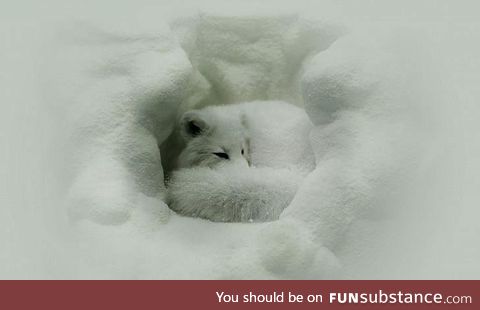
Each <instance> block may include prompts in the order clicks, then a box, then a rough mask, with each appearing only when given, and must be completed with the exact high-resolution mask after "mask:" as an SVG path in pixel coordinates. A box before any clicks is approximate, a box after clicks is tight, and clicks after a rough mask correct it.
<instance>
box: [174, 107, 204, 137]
mask: <svg viewBox="0 0 480 310" xmlns="http://www.w3.org/2000/svg"><path fill="white" fill-rule="evenodd" d="M180 126H181V127H180V128H181V131H182V135H183V137H184V138H185V139H187V140H188V139H191V138H194V137H196V136H200V135H203V134H205V133H206V132H207V130H208V129H209V127H208V124H207V122H206V121H205V119H204V118H203V117H202V115H201V113H200V112H198V111H188V112H185V113H184V114H183V116H182V119H181V121H180Z"/></svg>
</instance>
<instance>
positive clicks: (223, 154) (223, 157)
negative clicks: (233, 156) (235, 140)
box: [213, 152, 229, 159]
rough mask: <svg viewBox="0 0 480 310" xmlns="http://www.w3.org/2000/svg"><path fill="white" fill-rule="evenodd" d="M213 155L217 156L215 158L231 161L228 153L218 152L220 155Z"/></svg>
mask: <svg viewBox="0 0 480 310" xmlns="http://www.w3.org/2000/svg"><path fill="white" fill-rule="evenodd" d="M213 155H215V156H217V157H220V158H222V159H229V157H228V154H227V153H222V152H218V153H213Z"/></svg>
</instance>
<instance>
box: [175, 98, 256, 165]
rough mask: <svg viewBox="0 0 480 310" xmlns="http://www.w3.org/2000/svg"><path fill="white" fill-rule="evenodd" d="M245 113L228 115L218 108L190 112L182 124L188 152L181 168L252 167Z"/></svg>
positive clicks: (182, 159) (180, 157)
mask: <svg viewBox="0 0 480 310" xmlns="http://www.w3.org/2000/svg"><path fill="white" fill-rule="evenodd" d="M246 126H247V124H246V118H245V114H243V113H231V114H227V113H224V111H223V109H219V108H218V107H208V108H205V109H203V110H196V111H195V110H194V111H189V112H186V113H185V114H183V116H182V118H181V120H180V132H181V135H182V137H183V139H184V140H185V144H186V146H185V148H184V149H183V151H182V152H181V153H180V155H179V158H178V162H177V167H178V168H188V167H210V168H213V167H215V166H217V165H221V164H225V163H228V164H239V165H243V166H245V167H246V166H249V146H248V144H249V143H248V142H249V141H248V132H247V128H246Z"/></svg>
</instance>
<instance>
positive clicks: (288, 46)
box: [0, 1, 480, 279]
mask: <svg viewBox="0 0 480 310" xmlns="http://www.w3.org/2000/svg"><path fill="white" fill-rule="evenodd" d="M300 2H301V1H299V2H298V3H297V2H295V5H294V4H291V3H290V4H287V3H285V4H282V5H278V4H277V2H275V6H272V5H273V3H272V2H269V1H262V2H257V1H246V2H242V4H240V2H239V3H230V4H228V5H226V4H225V3H224V2H218V1H206V2H202V1H198V2H197V1H196V2H195V6H193V4H191V5H185V4H177V5H172V4H166V3H157V4H152V3H150V2H149V1H141V2H135V3H134V2H131V3H127V2H124V3H118V4H112V3H106V2H105V3H101V4H98V3H97V4H96V5H95V6H92V4H89V3H88V2H85V3H83V4H67V2H63V1H62V2H59V1H52V2H51V3H50V4H48V5H47V4H44V5H42V6H39V4H34V5H31V6H28V8H25V7H22V5H21V4H18V3H16V4H13V2H12V3H11V4H2V6H5V8H3V9H1V10H0V12H2V13H0V14H1V15H8V17H7V18H3V17H4V16H2V19H1V20H2V22H1V25H2V27H1V28H0V29H1V30H0V37H1V41H0V42H1V44H2V48H1V49H0V64H1V66H2V68H4V69H2V73H0V85H2V86H1V92H0V96H1V98H0V99H1V104H0V109H1V111H0V112H1V113H0V115H1V116H0V117H1V121H0V124H1V125H0V126H1V130H0V132H1V134H0V138H1V145H2V148H3V149H2V150H1V151H0V162H1V164H0V175H2V176H3V177H2V179H1V182H2V183H1V187H0V188H1V189H0V199H1V200H0V227H1V228H0V244H2V250H1V252H0V277H1V278H108V279H110V278H113V279H140V278H148V279H153V278H160V279H172V278H174V279H177V278H178V279H196V278H202V279H230V278H241V279H245V278H255V279H259V278H260V279H285V278H294V279H304V278H308V279H317V278H452V279H462V278H478V277H479V276H480V268H479V267H478V261H479V259H480V248H479V247H478V243H479V241H480V240H479V239H480V229H479V227H480V226H479V225H478V222H477V218H478V215H479V211H478V205H479V202H480V201H479V198H480V197H479V195H478V188H479V187H480V174H479V171H480V162H479V158H480V139H478V138H477V132H478V130H479V129H480V128H479V125H478V116H480V113H479V112H480V111H479V107H478V104H477V102H478V99H480V98H479V97H480V92H479V91H478V87H477V84H478V81H479V79H480V63H479V61H478V57H476V55H478V53H479V52H480V45H479V44H478V43H477V42H480V40H479V39H480V38H479V36H480V25H479V24H478V22H477V20H478V16H476V14H478V13H475V12H478V7H477V8H475V6H478V5H477V4H476V3H475V2H465V3H461V4H456V5H455V6H453V5H454V4H452V3H450V2H446V1H445V2H439V3H437V2H435V5H431V4H432V3H431V2H430V3H429V2H428V1H425V2H412V3H409V2H405V3H402V5H399V4H398V3H397V4H395V3H391V2H381V4H380V3H373V2H372V3H368V4H367V3H365V2H364V3H362V4H360V3H358V2H353V1H352V2H340V3H335V4H334V3H331V2H328V1H325V2H310V1H305V2H302V3H301V4H302V5H300ZM386 3H389V4H386ZM112 5H115V6H116V7H115V9H112ZM53 8H55V9H53ZM272 8H274V9H272ZM252 100H260V101H263V100H279V101H286V102H290V103H292V104H294V105H296V106H298V107H300V108H304V109H305V111H306V113H307V115H308V118H309V122H310V121H311V123H313V126H314V127H313V128H312V127H311V126H312V125H311V124H309V126H308V128H306V127H303V126H300V125H299V124H301V123H303V122H302V121H299V119H296V118H288V116H289V115H291V114H290V113H288V112H287V108H285V110H283V109H282V110H277V111H274V112H272V113H271V115H270V114H269V115H268V117H270V120H269V121H266V122H265V124H266V125H265V128H275V131H270V132H265V133H264V136H263V137H264V139H266V140H268V141H270V139H272V141H273V140H275V141H278V143H276V142H275V143H273V142H271V143H270V145H269V144H268V143H265V144H263V143H262V145H263V147H264V148H263V149H261V148H260V151H259V153H258V154H256V156H258V157H257V160H258V161H259V162H262V163H263V164H265V166H267V165H268V164H270V165H271V166H269V167H268V168H265V169H275V168H279V167H280V166H283V165H286V164H287V163H292V162H294V163H297V164H298V165H300V166H304V169H303V171H307V172H308V173H307V175H306V176H305V179H304V180H303V182H298V184H300V185H299V188H298V192H297V193H296V195H295V197H294V198H293V201H292V202H291V203H290V205H289V206H288V207H287V208H286V210H285V211H284V212H283V213H282V214H281V215H280V219H279V220H278V221H273V222H268V223H213V222H210V221H207V220H202V219H199V218H189V217H182V216H179V215H176V214H174V213H173V212H172V211H170V210H169V209H168V207H167V205H166V204H165V202H164V201H165V196H166V190H165V187H164V185H163V178H164V171H163V169H162V164H161V158H160V152H159V149H158V145H160V146H161V147H162V145H163V144H162V142H164V141H165V140H166V139H167V137H168V136H169V135H170V133H171V132H172V130H173V125H174V122H175V119H176V118H177V117H179V116H180V115H181V114H182V112H184V111H186V110H188V109H190V108H194V107H203V106H208V105H212V104H219V103H222V104H231V103H236V102H244V101H252ZM260 104H261V103H260ZM264 104H265V107H264V108H263V109H264V110H265V111H262V112H261V113H258V115H257V116H258V120H256V124H258V123H259V122H260V121H261V120H262V119H264V118H265V113H268V107H267V106H268V104H267V103H264ZM272 117H275V118H282V120H283V121H282V122H281V124H282V125H281V126H280V127H275V124H276V123H275V122H273V121H271V120H272ZM300 119H301V118H300ZM267 125H268V126H267ZM258 128H259V129H261V128H260V127H258ZM299 137H300V138H299ZM282 138H285V139H284V140H283V139H282ZM290 145H293V147H291V152H290V150H289V148H288V146H290ZM163 146H164V145H163ZM277 148H278V149H277ZM310 148H311V151H313V153H314V157H315V158H314V159H313V158H311V157H310V158H309V157H308V156H299V155H298V154H299V152H298V150H300V149H309V150H310ZM257 149H259V148H257ZM275 152H276V153H279V154H281V155H279V156H278V157H275V158H274V159H272V160H269V158H271V154H272V153H275ZM307 153H308V152H307ZM300 154H302V152H300ZM313 161H314V162H315V167H312V163H313ZM277 172H278V171H277ZM278 173H279V174H281V173H280V172H278ZM287 174H288V173H287ZM229 177H232V176H231V175H229ZM257 177H258V176H257ZM302 177H303V176H302ZM282 178H283V177H282ZM285 179H288V180H286V181H285V182H287V181H288V182H291V181H292V180H293V179H294V177H293V176H292V177H291V178H288V177H285Z"/></svg>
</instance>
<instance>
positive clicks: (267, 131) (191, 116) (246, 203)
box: [167, 102, 314, 222]
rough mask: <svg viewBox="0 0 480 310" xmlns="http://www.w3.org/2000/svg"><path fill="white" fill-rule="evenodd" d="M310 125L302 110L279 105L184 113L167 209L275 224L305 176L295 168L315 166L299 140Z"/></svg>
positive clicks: (255, 104)
mask: <svg viewBox="0 0 480 310" xmlns="http://www.w3.org/2000/svg"><path fill="white" fill-rule="evenodd" d="M310 126H311V123H310V122H309V120H308V117H307V116H306V114H305V112H304V111H303V110H302V109H300V108H297V107H294V106H292V105H290V104H287V103H283V102H249V103H242V104H235V105H228V106H211V107H207V108H204V109H201V110H193V111H188V112H186V113H184V114H183V116H182V117H181V119H180V121H179V124H178V131H179V133H180V135H179V136H180V137H181V138H182V139H183V140H184V141H183V145H184V147H183V150H182V151H181V152H180V154H179V156H178V158H177V162H176V165H175V167H176V169H174V170H173V172H172V173H171V174H170V175H169V181H168V183H167V187H168V195H167V197H168V198H167V199H168V201H167V202H168V204H169V206H170V208H171V209H172V210H174V211H176V212H177V213H179V214H182V215H186V216H192V217H200V218H204V219H209V220H211V221H216V222H252V221H270V220H275V219H278V217H279V216H280V213H281V212H282V211H283V210H284V209H285V208H286V207H287V206H288V204H289V203H290V202H291V200H292V199H293V196H294V195H295V193H296V191H297V188H298V184H299V183H300V182H301V180H302V179H303V177H304V175H305V172H304V171H303V170H302V168H299V167H300V166H302V165H303V164H305V165H306V166H308V167H311V166H312V163H313V162H314V158H313V153H312V152H311V149H310V146H309V144H308V143H307V142H305V141H308V132H309V130H310ZM252 145H253V146H255V147H254V148H252ZM299 162H300V164H299ZM309 169H310V168H309Z"/></svg>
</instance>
